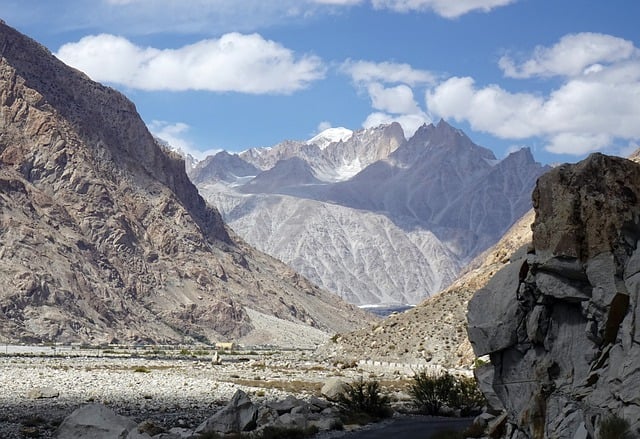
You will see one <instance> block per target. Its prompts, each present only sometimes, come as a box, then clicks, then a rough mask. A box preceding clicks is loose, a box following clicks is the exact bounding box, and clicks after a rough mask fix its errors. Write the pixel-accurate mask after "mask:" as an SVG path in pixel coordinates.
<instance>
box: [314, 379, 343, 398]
mask: <svg viewBox="0 0 640 439" xmlns="http://www.w3.org/2000/svg"><path fill="white" fill-rule="evenodd" d="M347 389H348V385H347V383H345V382H344V381H342V380H341V379H340V378H338V377H331V378H329V379H327V381H325V383H324V385H323V386H322V389H320V393H322V395H323V396H324V397H325V398H327V399H328V400H329V401H337V400H338V399H339V398H340V395H344V393H345V392H346V391H347Z"/></svg>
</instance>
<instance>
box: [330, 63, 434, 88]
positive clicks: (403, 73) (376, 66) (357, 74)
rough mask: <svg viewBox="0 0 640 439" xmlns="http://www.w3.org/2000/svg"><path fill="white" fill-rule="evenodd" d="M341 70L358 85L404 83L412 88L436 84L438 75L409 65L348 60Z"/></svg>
mask: <svg viewBox="0 0 640 439" xmlns="http://www.w3.org/2000/svg"><path fill="white" fill-rule="evenodd" d="M340 69H341V70H342V71H343V72H344V73H346V74H348V75H349V76H351V79H352V80H353V81H354V82H356V83H364V84H367V83H371V82H385V83H390V84H393V83H403V84H408V85H410V86H414V85H418V84H433V83H435V82H436V75H435V74H433V73H431V72H429V71H427V70H419V69H414V68H413V67H411V66H410V65H409V64H404V63H394V62H386V61H385V62H380V63H375V62H371V61H361V60H360V61H353V60H350V59H349V60H347V61H345V62H344V63H342V65H341V67H340Z"/></svg>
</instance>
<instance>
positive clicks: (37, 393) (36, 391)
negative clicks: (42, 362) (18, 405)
mask: <svg viewBox="0 0 640 439" xmlns="http://www.w3.org/2000/svg"><path fill="white" fill-rule="evenodd" d="M58 396H60V392H59V391H58V390H56V389H54V388H53V387H34V388H32V389H29V391H28V392H27V398H29V399H48V398H57V397H58Z"/></svg>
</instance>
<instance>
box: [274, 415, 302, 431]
mask: <svg viewBox="0 0 640 439" xmlns="http://www.w3.org/2000/svg"><path fill="white" fill-rule="evenodd" d="M275 423H276V425H282V426H285V427H294V428H301V429H304V428H307V417H306V416H305V415H304V414H302V413H296V414H293V413H285V414H284V415H282V416H279V417H278V419H276V422H275Z"/></svg>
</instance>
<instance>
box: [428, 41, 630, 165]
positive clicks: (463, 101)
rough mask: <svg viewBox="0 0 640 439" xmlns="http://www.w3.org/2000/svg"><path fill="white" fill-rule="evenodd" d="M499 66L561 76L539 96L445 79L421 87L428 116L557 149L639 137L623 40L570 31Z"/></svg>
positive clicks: (586, 148) (584, 148) (588, 148)
mask: <svg viewBox="0 0 640 439" xmlns="http://www.w3.org/2000/svg"><path fill="white" fill-rule="evenodd" d="M500 65H501V67H502V68H503V70H504V72H505V74H506V75H507V76H512V77H516V78H529V77H533V76H541V77H549V76H560V77H561V78H563V79H564V82H563V83H562V84H560V85H559V86H558V87H556V88H555V89H554V90H552V91H551V92H550V93H548V94H547V95H543V94H540V93H526V92H519V93H513V92H510V91H508V90H505V89H504V88H502V87H500V86H498V85H495V84H492V85H487V86H477V85H476V83H475V81H474V80H473V79H472V78H470V77H453V78H449V79H447V80H446V81H443V82H442V83H440V84H438V85H437V86H436V87H434V88H433V89H431V90H429V91H427V93H426V103H427V108H428V111H429V112H430V114H432V115H433V116H440V117H444V118H452V119H454V120H456V121H459V122H460V121H467V122H468V123H469V124H470V125H471V127H472V128H473V129H475V130H479V131H484V132H488V133H490V134H493V135H495V136H498V137H501V138H505V139H527V138H532V137H540V138H542V140H543V141H544V142H545V143H546V145H545V148H546V149H547V150H548V151H550V152H552V153H558V154H560V153H562V154H574V155H582V154H586V153H589V152H592V151H597V150H608V151H613V152H616V151H617V150H621V149H620V147H619V146H618V145H620V143H630V144H634V143H637V141H638V139H640V124H638V123H637V121H638V120H640V51H639V50H638V49H637V48H636V47H634V45H633V44H632V43H630V42H629V41H626V40H622V39H620V38H616V37H612V36H609V35H603V34H586V33H584V34H572V35H567V36H565V37H563V38H562V39H560V41H559V42H558V43H557V44H555V45H553V46H551V47H549V48H544V47H538V48H536V50H535V51H534V54H533V55H532V57H531V59H529V60H525V61H524V62H522V63H521V64H520V65H516V64H515V63H513V61H511V59H510V58H502V59H501V60H500ZM623 149H624V148H623Z"/></svg>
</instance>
